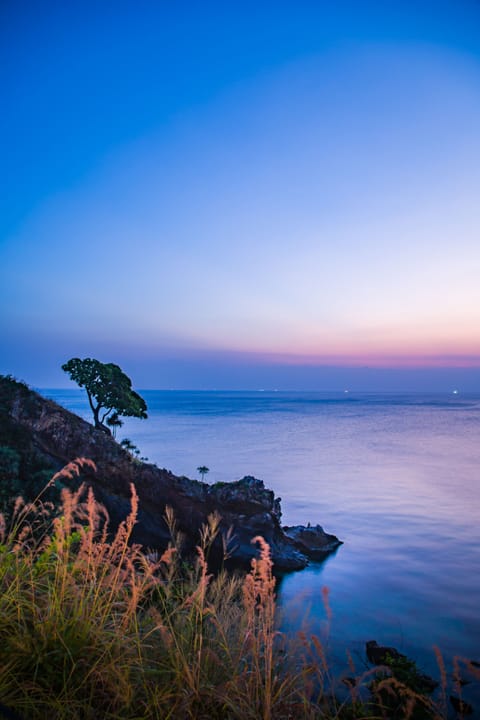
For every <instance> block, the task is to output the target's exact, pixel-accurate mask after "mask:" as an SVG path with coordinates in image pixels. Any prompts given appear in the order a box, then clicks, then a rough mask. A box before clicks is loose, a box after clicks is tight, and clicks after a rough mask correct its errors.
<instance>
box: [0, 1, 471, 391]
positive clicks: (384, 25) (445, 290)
mask: <svg viewBox="0 0 480 720" xmlns="http://www.w3.org/2000/svg"><path fill="white" fill-rule="evenodd" d="M0 104H1V107H2V113H1V114H0V128H1V135H0V137H1V158H2V162H1V168H2V171H1V182H2V192H1V193H0V204H1V212H0V303H1V305H0V332H1V336H2V339H3V341H2V345H3V349H2V352H1V355H0V372H10V373H13V374H14V375H16V376H19V377H22V378H23V379H25V380H26V381H27V382H30V383H31V384H34V385H37V386H62V385H63V386H64V385H67V384H68V379H67V378H66V377H64V376H63V373H62V372H61V370H60V369H59V368H60V365H61V363H62V362H64V361H65V360H66V359H68V358H69V357H71V356H80V357H85V356H93V357H98V358H99V359H101V360H104V361H113V362H117V363H119V364H120V365H121V366H122V367H123V368H124V369H125V370H126V371H127V372H128V373H129V374H130V375H131V376H132V378H133V379H134V383H135V385H136V386H137V387H178V388H190V387H192V388H193V387H194V388H212V387H219V388H221V387H228V388H243V387H245V388H255V387H279V388H302V389H308V388H312V389H327V390H328V389H342V388H343V387H349V386H353V387H357V388H359V389H387V390H388V389H422V388H428V389H449V388H450V387H457V386H459V387H461V388H463V389H470V390H472V389H480V330H479V328H480V322H479V321H480V283H479V282H478V278H479V277H480V203H479V202H478V198H479V191H480V131H479V128H480V3H478V2H476V1H474V0H464V1H463V0H456V2H441V1H440V2H419V1H417V2H405V1H403V2H394V1H392V2H388V3H386V2H368V1H366V2H335V3H333V2H316V3H314V2H303V3H302V2H299V3H281V2H280V3H278V2H277V3H248V2H247V3H208V2H206V3H202V4H200V3H184V4H179V3H176V4H172V3H162V2H136V3H133V2H130V3H128V2H118V3H108V2H102V3H95V4H94V3H88V2H86V3H85V2H84V3H78V4H77V3H65V4H63V5H62V6H59V4H57V3H53V2H52V3H50V2H48V0H47V1H46V2H44V3H34V2H31V3H29V2H8V0H7V2H4V3H3V4H2V5H1V7H0Z"/></svg>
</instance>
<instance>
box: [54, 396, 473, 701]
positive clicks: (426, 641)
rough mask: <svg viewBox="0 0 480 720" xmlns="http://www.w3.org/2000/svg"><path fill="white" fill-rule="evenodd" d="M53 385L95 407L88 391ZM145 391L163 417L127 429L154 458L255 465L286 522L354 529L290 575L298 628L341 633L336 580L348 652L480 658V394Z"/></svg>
mask: <svg viewBox="0 0 480 720" xmlns="http://www.w3.org/2000/svg"><path fill="white" fill-rule="evenodd" d="M44 393H45V394H47V395H48V396H49V397H52V398H53V399H55V400H56V401H57V402H60V403H61V404H63V405H64V406H65V407H67V408H69V409H71V410H73V411H74V412H77V413H78V414H80V415H82V416H84V417H85V418H87V419H90V417H89V416H90V413H89V410H88V407H87V404H86V401H85V399H84V396H83V394H82V392H81V391H76V390H72V391H58V390H56V391H53V390H50V391H44ZM142 395H143V397H145V399H146V401H147V404H148V407H149V419H148V420H147V421H140V420H131V419H128V420H126V421H125V425H124V427H123V428H122V429H121V430H120V433H119V438H123V437H129V438H130V439H131V440H132V441H133V442H134V443H136V444H137V445H138V447H139V448H140V450H141V451H142V454H143V455H145V456H147V457H148V458H149V459H150V461H152V462H156V463H157V465H159V466H160V467H166V468H168V469H170V470H172V471H173V472H175V473H176V474H180V475H187V476H189V477H198V473H197V472H196V468H197V467H198V466H199V465H207V466H208V467H209V468H210V473H209V474H208V476H207V480H208V481H211V482H216V481H218V480H222V481H226V480H235V479H238V478H241V477H243V476H244V475H255V476H256V477H259V478H261V479H262V480H264V481H265V484H266V485H267V486H268V487H270V488H272V489H274V490H275V493H276V494H277V495H279V496H280V497H281V498H282V508H283V520H284V522H285V524H297V523H305V524H306V523H307V521H310V522H312V523H317V522H319V523H320V524H321V525H323V526H324V528H325V530H327V531H329V532H333V533H335V534H336V535H338V537H340V538H341V539H342V540H343V541H344V545H342V546H341V547H340V548H339V550H338V551H337V552H336V554H335V555H333V556H331V557H330V558H329V559H328V560H327V561H326V562H324V563H322V564H312V565H311V566H310V567H309V568H307V569H305V570H303V571H301V572H299V573H294V574H291V575H288V576H287V577H285V578H284V579H283V580H282V582H281V584H280V586H279V590H278V594H279V600H280V603H281V605H282V608H283V617H284V620H283V624H284V627H285V629H287V630H288V629H292V630H295V629H298V628H299V627H304V628H306V629H308V630H309V631H312V632H315V633H318V634H320V635H322V637H324V638H326V637H327V627H326V625H327V623H326V617H325V609H324V605H323V601H322V588H323V587H325V586H326V587H328V588H329V597H330V605H331V610H332V616H333V617H332V621H331V624H330V627H329V629H328V638H329V639H328V643H329V648H330V652H331V656H332V658H333V659H334V662H336V663H339V664H342V663H343V664H345V649H346V648H349V649H350V651H351V652H352V653H353V657H354V659H355V660H357V659H358V662H359V666H360V664H361V659H362V658H363V657H364V643H365V641H366V640H369V639H376V640H377V641H378V642H379V643H382V644H383V643H385V644H389V645H394V646H396V647H397V648H399V649H400V650H403V651H404V652H405V653H407V654H408V655H409V656H411V657H413V658H415V659H417V660H418V661H419V662H420V663H421V664H422V666H423V667H424V668H425V669H426V670H427V671H428V670H430V671H432V672H435V670H436V665H435V661H434V657H433V653H432V646H433V645H437V646H439V647H440V648H441V650H442V652H443V654H444V655H445V657H446V659H451V658H452V657H453V656H454V655H455V654H460V655H462V656H465V657H468V658H472V659H476V660H479V661H480V613H479V600H480V572H479V571H480V486H479V475H480V395H475V396H473V395H468V396H467V395H461V394H459V395H448V394H445V395H428V396H427V395H420V394H416V395H367V394H358V395H357V394H354V393H349V394H348V395H347V394H340V393H339V394H326V393H287V392H275V393H269V392H174V391H144V392H142ZM436 674H438V673H436ZM470 692H473V691H470ZM466 695H468V692H467V693H466Z"/></svg>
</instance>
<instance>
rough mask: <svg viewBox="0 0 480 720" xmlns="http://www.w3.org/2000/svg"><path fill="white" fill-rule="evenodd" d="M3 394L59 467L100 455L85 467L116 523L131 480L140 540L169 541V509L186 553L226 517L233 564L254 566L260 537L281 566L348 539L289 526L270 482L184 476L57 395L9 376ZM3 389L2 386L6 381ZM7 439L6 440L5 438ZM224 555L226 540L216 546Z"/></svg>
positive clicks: (12, 417)
mask: <svg viewBox="0 0 480 720" xmlns="http://www.w3.org/2000/svg"><path fill="white" fill-rule="evenodd" d="M2 383H3V384H5V383H10V385H9V388H8V392H2V403H1V405H0V413H3V415H4V420H5V418H6V419H7V420H8V422H9V423H10V424H13V425H14V426H15V427H17V428H21V431H22V432H23V433H24V434H25V431H27V432H28V434H29V436H30V438H31V444H32V448H33V449H34V451H35V452H36V453H37V454H39V455H41V456H42V457H43V458H45V459H46V460H48V461H49V462H50V463H51V465H52V467H53V468H55V469H58V468H59V467H61V466H62V465H63V464H66V463H68V462H70V461H71V460H73V459H74V458H76V457H85V458H89V459H91V460H93V461H94V463H95V465H96V468H97V470H96V472H95V473H94V472H93V471H88V470H87V471H86V472H85V473H84V476H83V479H84V480H85V481H86V482H88V483H91V485H92V487H93V489H94V492H95V496H96V497H97V499H98V500H100V501H101V502H102V503H103V504H104V505H105V506H106V508H107V510H108V512H109V515H110V519H111V523H112V524H113V526H115V525H116V524H117V523H118V522H120V521H121V520H123V519H124V518H125V517H126V515H127V514H128V512H129V510H130V484H131V483H133V484H134V485H135V488H136V491H137V494H138V498H139V514H138V522H137V524H136V526H135V529H134V534H133V540H134V541H135V542H138V543H140V544H142V545H143V546H145V547H148V548H151V549H163V548H165V547H166V546H167V544H168V542H169V540H170V532H169V529H168V527H167V524H166V522H165V519H164V515H165V507H166V506H171V507H172V508H173V511H174V515H175V519H176V523H177V527H178V529H179V530H180V532H181V533H182V534H183V536H184V538H185V542H184V548H185V551H186V552H189V551H192V550H193V549H194V547H195V545H197V544H198V541H199V530H200V528H201V527H202V525H203V524H204V523H205V521H206V519H207V517H208V516H209V515H210V514H211V513H214V512H216V513H218V514H219V515H220V517H221V522H220V530H221V533H222V534H223V536H224V537H227V535H228V533H229V532H230V541H229V547H228V551H229V560H228V562H229V563H230V564H232V565H248V564H249V563H250V560H251V558H252V557H254V556H255V554H256V548H255V546H254V545H253V544H252V539H253V538H254V537H255V536H257V535H261V536H263V537H264V538H265V540H266V541H267V542H268V543H269V545H270V547H271V551H272V558H273V562H274V566H275V568H276V570H278V571H288V570H298V569H301V568H303V567H305V566H306V565H307V564H308V562H309V560H310V559H321V558H323V557H325V555H326V554H327V553H329V552H331V551H332V550H334V549H335V548H336V547H338V546H339V545H340V544H341V543H340V541H339V540H338V539H337V538H336V537H335V536H333V535H327V534H326V533H324V532H323V530H322V528H321V527H320V526H319V525H317V526H316V527H314V528H310V527H307V528H305V527H303V526H299V527H297V528H286V529H284V528H282V526H281V509H280V501H279V499H278V498H276V497H275V495H274V493H273V492H272V491H271V490H268V489H266V488H265V486H264V484H263V482H262V481H261V480H258V479H256V478H254V477H245V478H243V479H242V480H239V481H237V482H230V483H216V484H214V485H209V484H207V483H204V482H199V481H196V480H191V479H189V478H187V477H178V476H176V475H174V474H173V473H172V472H170V471H169V470H166V469H159V468H158V467H156V466H155V465H152V464H149V463H143V462H139V461H138V460H135V459H133V458H132V456H131V455H130V453H129V452H127V451H126V450H124V449H123V448H122V447H121V446H120V445H119V444H118V443H117V442H116V441H115V440H114V439H113V438H112V437H109V436H108V435H107V434H105V433H103V432H100V431H98V430H96V429H95V428H94V427H93V426H92V425H90V424H89V423H87V422H85V421H84V420H82V419H81V418H79V417H77V416H76V415H74V414H73V413H71V412H69V411H68V410H66V409H64V408H62V407H61V406H59V405H57V404H56V403H54V402H53V401H51V400H47V399H45V398H43V397H42V396H41V395H39V394H38V393H35V392H33V391H32V390H29V389H28V388H26V387H25V386H24V385H22V384H20V383H15V381H13V380H11V379H9V378H3V377H0V386H1V384H2ZM0 389H1V387H0ZM0 444H2V441H1V439H0ZM212 550H213V555H212V556H211V558H210V559H212V557H213V561H215V553H216V555H217V557H218V560H220V558H221V557H223V547H222V542H221V541H220V540H218V542H217V544H216V545H215V546H214V548H213V549H212Z"/></svg>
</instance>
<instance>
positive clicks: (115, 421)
mask: <svg viewBox="0 0 480 720" xmlns="http://www.w3.org/2000/svg"><path fill="white" fill-rule="evenodd" d="M107 425H108V427H109V428H111V429H112V433H113V437H117V430H118V428H121V427H122V425H123V420H120V416H119V414H118V413H116V412H115V413H113V415H110V417H109V418H107Z"/></svg>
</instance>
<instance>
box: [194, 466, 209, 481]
mask: <svg viewBox="0 0 480 720" xmlns="http://www.w3.org/2000/svg"><path fill="white" fill-rule="evenodd" d="M197 472H199V473H200V475H201V476H202V480H205V475H206V474H207V473H208V472H210V468H207V466H206V465H200V467H197Z"/></svg>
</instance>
